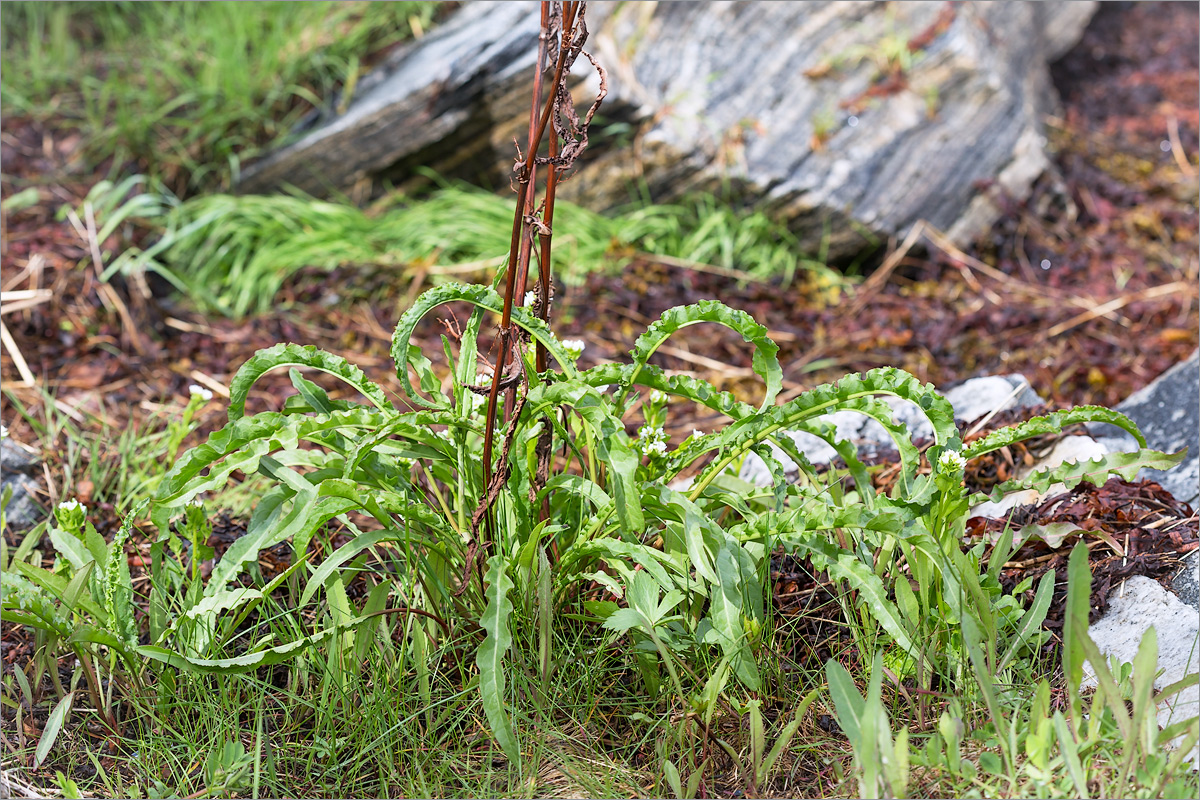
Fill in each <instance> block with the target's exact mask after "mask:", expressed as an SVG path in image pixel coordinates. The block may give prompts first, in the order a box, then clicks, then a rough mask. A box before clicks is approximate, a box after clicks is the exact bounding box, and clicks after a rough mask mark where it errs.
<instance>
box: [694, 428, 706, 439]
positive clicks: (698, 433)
mask: <svg viewBox="0 0 1200 800" xmlns="http://www.w3.org/2000/svg"><path fill="white" fill-rule="evenodd" d="M701 436H704V431H702V430H700V429H699V428H692V438H693V439H699V438H700V437H701Z"/></svg>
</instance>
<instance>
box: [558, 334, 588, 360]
mask: <svg viewBox="0 0 1200 800" xmlns="http://www.w3.org/2000/svg"><path fill="white" fill-rule="evenodd" d="M562 346H563V349H564V350H566V351H567V355H569V356H570V357H571V358H579V357H580V356H581V355H583V350H584V348H585V347H587V342H585V341H583V339H563V340H562Z"/></svg>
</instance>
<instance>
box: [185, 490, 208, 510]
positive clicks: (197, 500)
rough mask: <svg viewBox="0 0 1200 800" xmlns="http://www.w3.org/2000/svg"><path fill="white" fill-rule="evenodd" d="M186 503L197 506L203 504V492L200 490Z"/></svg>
mask: <svg viewBox="0 0 1200 800" xmlns="http://www.w3.org/2000/svg"><path fill="white" fill-rule="evenodd" d="M188 505H189V506H197V507H199V506H202V505H204V492H201V493H200V494H198V495H196V496H195V497H193V498H192V499H191V500H189V501H188Z"/></svg>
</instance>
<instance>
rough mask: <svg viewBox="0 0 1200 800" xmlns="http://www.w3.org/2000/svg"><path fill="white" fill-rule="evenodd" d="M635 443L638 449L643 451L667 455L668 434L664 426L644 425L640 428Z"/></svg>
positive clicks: (649, 453) (650, 453)
mask: <svg viewBox="0 0 1200 800" xmlns="http://www.w3.org/2000/svg"><path fill="white" fill-rule="evenodd" d="M635 444H636V447H637V449H638V450H639V451H641V452H642V453H645V454H648V455H659V456H661V455H666V453H667V434H666V433H665V432H664V431H663V429H662V428H650V427H647V426H645V425H643V426H642V427H641V428H640V429H638V439H637V442H636V443H635Z"/></svg>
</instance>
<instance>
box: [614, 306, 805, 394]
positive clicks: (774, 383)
mask: <svg viewBox="0 0 1200 800" xmlns="http://www.w3.org/2000/svg"><path fill="white" fill-rule="evenodd" d="M701 322H715V323H717V324H719V325H724V326H725V327H727V328H729V329H730V330H733V331H735V332H736V333H740V334H741V335H742V339H744V340H745V341H746V342H747V343H748V344H752V345H754V358H753V361H752V364H751V366H752V368H753V370H754V372H755V374H757V375H758V376H759V377H760V378H762V379H763V382H764V383H765V384H766V394H765V395H764V397H763V402H762V406H761V407H760V408H767V407H768V406H770V405H771V404H772V403H774V402H775V397H776V396H777V395H778V394H779V390H780V388H782V386H783V370H782V368H781V367H780V366H779V358H778V357H777V355H776V354H777V353H778V352H779V345H777V344H775V342H773V341H771V338H770V337H769V336H768V335H767V329H766V327H765V326H763V325H759V324H758V323H757V322H755V321H754V317H752V316H750V315H749V314H747V313H746V312H745V311H739V310H736V309H732V308H730V307H729V306H727V305H725V304H724V303H722V302H720V301H718V300H702V301H701V302H699V303H695V304H693V305H688V306H675V307H674V308H670V309H667V310H666V311H664V312H663V313H662V316H661V317H660V318H659V319H657V320H655V321H654V322H653V323H652V324H651V325H650V327H649V328H647V329H646V332H645V333H643V334H642V335H641V336H639V337H638V340H637V341H636V342H635V343H634V345H633V349H632V350H631V351H630V352H629V354H630V356H631V357H632V361H633V366H634V368H635V369H634V373H633V376H632V377H631V379H630V380H631V381H632V380H635V379H636V378H637V374H638V368H640V367H642V366H643V365H644V364H646V362H648V361H649V360H650V356H652V355H653V354H654V351H655V350H657V349H658V348H659V347H660V346H661V345H662V343H663V342H665V341H666V340H667V338H668V337H669V336H670V335H671V334H673V333H675V332H676V331H678V330H680V329H681V328H686V327H687V326H689V325H696V324H697V323H701ZM626 385H628V384H626Z"/></svg>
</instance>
